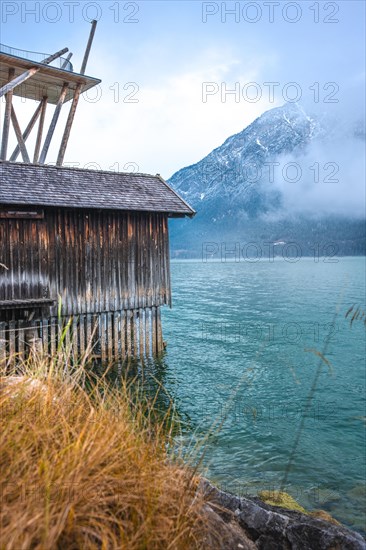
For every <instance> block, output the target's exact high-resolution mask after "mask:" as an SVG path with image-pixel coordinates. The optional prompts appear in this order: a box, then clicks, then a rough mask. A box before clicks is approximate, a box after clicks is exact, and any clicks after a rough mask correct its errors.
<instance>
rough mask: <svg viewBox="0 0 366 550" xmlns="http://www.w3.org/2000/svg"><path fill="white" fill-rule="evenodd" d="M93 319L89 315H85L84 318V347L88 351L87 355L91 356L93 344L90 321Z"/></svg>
mask: <svg viewBox="0 0 366 550" xmlns="http://www.w3.org/2000/svg"><path fill="white" fill-rule="evenodd" d="M92 319H93V317H92V315H91V314H90V313H88V314H87V315H86V318H85V322H86V345H87V349H88V351H89V353H90V354H91V353H92V350H93V342H92V331H93V328H94V327H93V326H92V323H93V321H92Z"/></svg>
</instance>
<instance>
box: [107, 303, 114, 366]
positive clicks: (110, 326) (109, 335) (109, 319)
mask: <svg viewBox="0 0 366 550" xmlns="http://www.w3.org/2000/svg"><path fill="white" fill-rule="evenodd" d="M106 317H107V346H108V362H109V364H112V363H113V313H110V312H108V313H107V314H106Z"/></svg>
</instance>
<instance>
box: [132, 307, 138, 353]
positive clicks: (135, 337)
mask: <svg viewBox="0 0 366 550" xmlns="http://www.w3.org/2000/svg"><path fill="white" fill-rule="evenodd" d="M138 322H139V321H138V310H137V309H134V310H133V311H132V328H133V356H134V357H138V356H139V345H138V338H139V330H138Z"/></svg>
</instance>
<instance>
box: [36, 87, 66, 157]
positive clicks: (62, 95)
mask: <svg viewBox="0 0 366 550" xmlns="http://www.w3.org/2000/svg"><path fill="white" fill-rule="evenodd" d="M68 87H69V85H68V83H67V82H64V85H63V86H62V90H61V93H60V97H59V98H58V102H57V105H56V108H55V111H54V113H53V117H52V120H51V124H50V127H49V129H48V132H47V136H46V139H45V142H44V144H43V148H42V151H41V156H40V157H39V163H40V164H44V162H45V160H46V156H47V153H48V149H49V147H50V144H51V139H52V136H53V133H54V131H55V128H56V124H57V121H58V117H59V116H60V111H61V107H62V105H63V103H64V101H65V96H66V92H67V89H68Z"/></svg>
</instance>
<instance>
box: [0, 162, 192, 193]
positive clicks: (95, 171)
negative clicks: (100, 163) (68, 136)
mask: <svg viewBox="0 0 366 550" xmlns="http://www.w3.org/2000/svg"><path fill="white" fill-rule="evenodd" d="M0 164H11V165H16V166H30V167H32V168H54V169H56V170H76V171H78V172H87V173H89V172H92V173H93V174H94V173H96V174H116V175H118V174H121V175H128V176H148V177H150V178H157V179H159V176H158V174H155V175H154V174H147V173H145V172H117V171H114V170H103V169H102V170H95V169H94V168H80V167H77V166H56V165H55V164H36V163H34V162H14V161H10V160H0ZM163 181H164V180H163ZM168 187H169V186H168ZM172 191H173V192H174V190H173V189H172ZM179 198H181V197H179ZM182 200H183V199H182Z"/></svg>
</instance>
